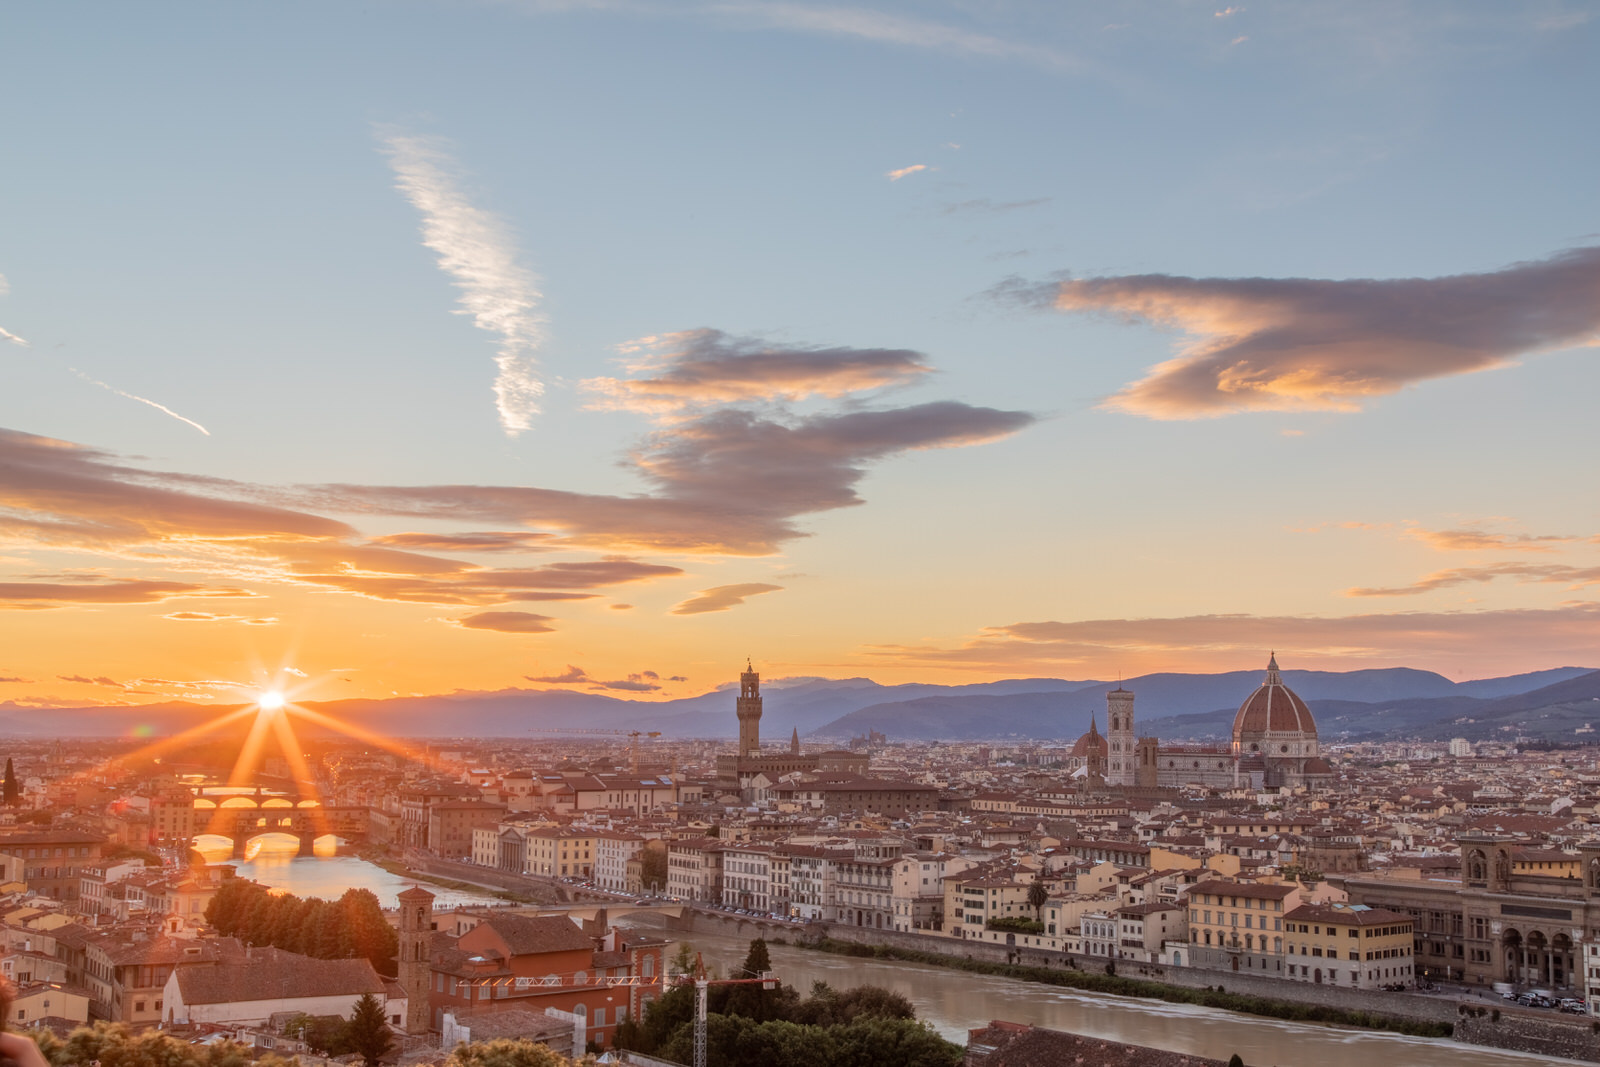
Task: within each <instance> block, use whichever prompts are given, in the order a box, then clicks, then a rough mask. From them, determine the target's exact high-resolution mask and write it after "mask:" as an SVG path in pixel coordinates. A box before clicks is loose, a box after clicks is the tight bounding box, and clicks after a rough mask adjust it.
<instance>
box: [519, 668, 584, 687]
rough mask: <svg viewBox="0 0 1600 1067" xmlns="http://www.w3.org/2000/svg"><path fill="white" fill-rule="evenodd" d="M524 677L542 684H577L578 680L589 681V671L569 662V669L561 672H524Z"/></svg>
mask: <svg viewBox="0 0 1600 1067" xmlns="http://www.w3.org/2000/svg"><path fill="white" fill-rule="evenodd" d="M523 677H524V678H526V679H527V680H528V681H530V682H538V683H540V684H541V685H575V684H576V683H578V682H587V681H588V680H589V672H588V671H586V670H584V669H583V668H582V667H575V666H573V665H572V664H570V663H569V664H567V669H566V670H564V671H562V672H561V673H560V674H546V675H542V676H536V675H532V674H524V675H523Z"/></svg>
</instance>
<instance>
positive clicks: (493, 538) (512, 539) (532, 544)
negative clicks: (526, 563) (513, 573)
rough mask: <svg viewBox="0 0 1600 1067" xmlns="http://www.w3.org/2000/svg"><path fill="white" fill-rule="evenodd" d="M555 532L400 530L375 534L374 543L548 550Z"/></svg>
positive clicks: (427, 547) (478, 549)
mask: <svg viewBox="0 0 1600 1067" xmlns="http://www.w3.org/2000/svg"><path fill="white" fill-rule="evenodd" d="M554 537H555V535H554V534H545V533H532V532H529V531H527V530H489V531H485V532H482V533H476V532H475V533H457V534H432V533H397V534H384V535H383V536H381V537H374V538H373V539H372V543H373V544H375V545H388V546H391V547H394V548H408V549H417V550H420V551H424V552H547V551H549V550H550V548H551V547H552V546H551V545H550V544H548V542H549V541H550V540H552V539H553V538H554Z"/></svg>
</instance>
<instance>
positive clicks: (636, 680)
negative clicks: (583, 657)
mask: <svg viewBox="0 0 1600 1067" xmlns="http://www.w3.org/2000/svg"><path fill="white" fill-rule="evenodd" d="M523 677H524V678H526V679H527V680H528V681H530V682H538V683H539V684H541V685H586V686H588V687H589V688H590V689H616V690H620V691H622V692H626V693H654V692H656V691H657V690H659V689H660V688H661V675H659V674H657V673H656V672H655V671H639V672H637V673H634V674H630V675H628V676H627V677H626V678H617V679H614V680H611V681H604V680H602V679H599V678H594V677H591V676H590V674H589V672H588V671H586V670H584V669H583V668H582V667H578V666H574V665H573V664H571V663H569V664H567V669H566V670H565V671H563V672H562V673H560V674H547V675H542V676H539V675H532V674H525V675H523ZM671 680H672V681H674V682H683V681H687V680H688V679H686V678H678V677H674V678H672V679H671Z"/></svg>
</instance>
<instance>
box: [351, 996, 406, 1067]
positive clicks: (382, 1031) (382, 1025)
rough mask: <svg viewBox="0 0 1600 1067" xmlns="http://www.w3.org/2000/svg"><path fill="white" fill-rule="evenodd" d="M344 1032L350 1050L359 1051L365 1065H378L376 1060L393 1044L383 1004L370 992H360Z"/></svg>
mask: <svg viewBox="0 0 1600 1067" xmlns="http://www.w3.org/2000/svg"><path fill="white" fill-rule="evenodd" d="M345 1034H346V1038H347V1040H348V1041H349V1044H350V1051H352V1052H356V1053H360V1055H361V1062H362V1063H363V1064H365V1067H378V1061H379V1060H381V1059H383V1057H384V1056H386V1055H388V1054H389V1049H390V1048H391V1047H392V1046H393V1044H394V1039H393V1038H392V1037H391V1036H390V1034H389V1023H388V1020H386V1019H385V1018H384V1017H383V1005H382V1004H380V1003H379V1002H378V998H377V997H375V996H373V995H372V994H371V993H363V994H361V999H360V1000H358V1001H356V1006H355V1007H354V1008H352V1009H351V1011H350V1026H349V1029H347V1030H346V1031H345Z"/></svg>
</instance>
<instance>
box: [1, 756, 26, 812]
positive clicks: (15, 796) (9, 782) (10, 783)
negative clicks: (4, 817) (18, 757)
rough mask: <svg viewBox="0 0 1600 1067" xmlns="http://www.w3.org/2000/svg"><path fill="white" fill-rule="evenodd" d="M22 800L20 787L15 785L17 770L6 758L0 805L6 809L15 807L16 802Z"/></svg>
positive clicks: (9, 758) (8, 758)
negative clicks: (3, 805) (2, 804)
mask: <svg viewBox="0 0 1600 1067" xmlns="http://www.w3.org/2000/svg"><path fill="white" fill-rule="evenodd" d="M21 799H22V787H21V786H19V785H17V769H16V768H15V767H13V766H12V765H11V757H10V756H7V757H6V780H5V785H4V786H0V803H4V804H5V806H6V807H8V808H12V807H15V806H16V804H17V801H19V800H21Z"/></svg>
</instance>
